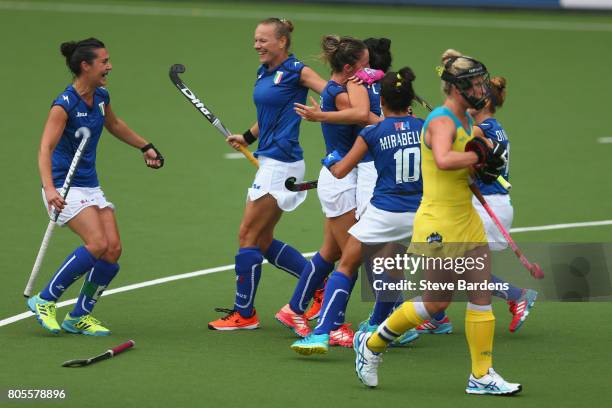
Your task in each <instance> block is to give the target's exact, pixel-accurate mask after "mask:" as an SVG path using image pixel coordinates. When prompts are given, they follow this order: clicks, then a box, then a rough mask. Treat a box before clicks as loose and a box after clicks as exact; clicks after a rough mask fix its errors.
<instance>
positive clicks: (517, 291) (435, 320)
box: [400, 77, 538, 342]
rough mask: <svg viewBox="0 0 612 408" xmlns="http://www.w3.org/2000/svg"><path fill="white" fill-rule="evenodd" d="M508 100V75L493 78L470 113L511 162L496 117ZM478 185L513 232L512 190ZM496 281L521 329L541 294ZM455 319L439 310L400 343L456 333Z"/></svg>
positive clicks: (492, 243) (495, 245) (492, 240)
mask: <svg viewBox="0 0 612 408" xmlns="http://www.w3.org/2000/svg"><path fill="white" fill-rule="evenodd" d="M505 100H506V79H505V78H504V77H493V78H491V80H490V81H489V98H488V100H487V104H486V105H485V107H484V108H482V109H481V110H475V109H470V110H469V113H470V115H472V117H473V118H474V121H475V123H476V126H474V127H473V133H474V136H477V137H483V138H487V139H490V140H494V141H496V142H498V143H500V144H501V145H503V146H504V147H505V148H506V150H508V163H509V162H510V142H509V141H508V136H507V134H506V131H505V130H504V128H503V127H502V125H501V124H500V123H499V122H498V121H497V119H495V113H496V112H497V109H499V108H501V107H502V106H503V104H504V102H505ZM502 176H503V177H504V178H505V179H506V180H508V179H509V164H508V165H506V167H505V168H504V169H503V171H502ZM478 188H479V189H480V191H481V192H482V194H483V196H485V197H486V199H487V203H488V204H489V206H490V207H491V209H492V210H493V212H494V213H495V214H496V215H497V217H498V218H499V219H500V221H501V222H502V225H503V226H504V228H505V229H506V231H509V230H510V228H511V226H512V219H513V217H514V209H513V207H512V203H511V202H510V194H509V192H508V190H506V189H505V188H503V187H502V186H501V184H499V183H498V182H494V183H491V184H485V183H483V182H482V181H480V180H478ZM472 201H473V203H474V207H476V210H477V211H478V214H479V215H480V218H481V219H482V222H483V224H484V228H485V232H486V233H487V240H488V241H489V248H490V249H491V251H503V250H505V249H506V248H507V247H508V243H507V242H506V240H505V238H504V237H503V235H502V234H501V232H500V231H499V229H498V228H497V225H495V223H494V222H493V220H491V217H490V216H489V214H488V213H487V212H486V210H485V209H484V207H483V206H482V204H480V201H478V200H477V199H476V197H474V198H473V200H472ZM492 282H494V283H496V284H501V283H505V284H507V285H508V290H505V291H498V290H494V291H493V296H497V297H500V298H502V299H504V300H506V301H507V302H508V306H509V311H510V313H511V314H512V321H511V322H510V326H509V330H510V332H512V333H514V332H516V331H517V330H519V329H520V328H521V326H522V325H523V323H524V322H525V319H526V318H527V316H528V315H529V312H530V310H531V308H532V307H533V305H534V304H535V301H536V298H537V295H538V293H537V292H536V291H535V290H532V289H523V288H518V287H516V286H514V285H512V284H511V283H509V282H505V281H504V280H502V279H500V278H498V277H497V276H495V275H493V276H492ZM452 327H453V326H452V322H451V321H450V319H449V318H448V317H447V316H446V313H445V312H440V313H437V314H436V315H434V316H432V319H430V320H427V321H425V322H423V324H420V325H419V326H417V327H416V328H415V329H413V330H410V331H409V332H408V333H406V334H405V335H404V336H402V338H403V339H401V340H400V342H407V341H412V340H414V339H416V338H417V337H418V335H419V334H423V333H428V334H444V333H450V332H452Z"/></svg>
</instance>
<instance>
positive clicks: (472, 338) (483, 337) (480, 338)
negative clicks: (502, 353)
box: [465, 309, 495, 378]
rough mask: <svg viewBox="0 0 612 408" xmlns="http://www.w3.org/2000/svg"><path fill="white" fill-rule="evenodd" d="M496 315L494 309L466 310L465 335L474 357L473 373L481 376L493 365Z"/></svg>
mask: <svg viewBox="0 0 612 408" xmlns="http://www.w3.org/2000/svg"><path fill="white" fill-rule="evenodd" d="M494 332H495V316H494V315H493V311H492V310H473V309H467V310H466V311H465V337H466V338H467V342H468V346H469V348H470V355H471V357H472V374H474V377H476V378H480V377H482V376H483V375H485V374H487V372H488V371H489V368H491V367H492V366H493V334H494Z"/></svg>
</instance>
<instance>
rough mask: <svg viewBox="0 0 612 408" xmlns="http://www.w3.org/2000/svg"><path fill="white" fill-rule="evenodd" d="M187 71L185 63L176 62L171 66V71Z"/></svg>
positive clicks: (180, 72) (177, 72)
mask: <svg viewBox="0 0 612 408" xmlns="http://www.w3.org/2000/svg"><path fill="white" fill-rule="evenodd" d="M183 72H185V66H184V65H183V64H174V65H172V66H171V67H170V73H174V74H182V73H183Z"/></svg>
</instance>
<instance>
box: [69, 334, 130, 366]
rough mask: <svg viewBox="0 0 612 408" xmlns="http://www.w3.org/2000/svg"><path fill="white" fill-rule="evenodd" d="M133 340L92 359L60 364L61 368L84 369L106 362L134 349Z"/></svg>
mask: <svg viewBox="0 0 612 408" xmlns="http://www.w3.org/2000/svg"><path fill="white" fill-rule="evenodd" d="M134 344H136V343H134V340H128V341H126V342H125V343H123V344H120V345H118V346H117V347H114V348H112V349H110V350H106V351H105V352H104V353H102V354H99V355H97V356H95V357H92V358H87V359H82V360H68V361H65V362H64V363H63V364H62V367H85V366H88V365H90V364H93V363H97V362H98V361H102V360H107V359H109V358H111V357H114V356H116V355H117V354H119V353H123V352H124V351H125V350H127V349H129V348H132V347H134Z"/></svg>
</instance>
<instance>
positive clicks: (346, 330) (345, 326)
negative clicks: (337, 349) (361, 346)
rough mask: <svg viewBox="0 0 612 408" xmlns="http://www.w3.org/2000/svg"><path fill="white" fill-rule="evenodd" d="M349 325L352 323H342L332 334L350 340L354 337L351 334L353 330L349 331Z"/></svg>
mask: <svg viewBox="0 0 612 408" xmlns="http://www.w3.org/2000/svg"><path fill="white" fill-rule="evenodd" d="M351 325H352V323H344V324H343V325H342V326H340V327H338V328H337V329H336V330H334V332H335V333H337V334H338V335H343V336H347V337H351V338H352V337H353V336H354V335H355V333H354V332H353V330H351V329H350V326H351Z"/></svg>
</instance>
